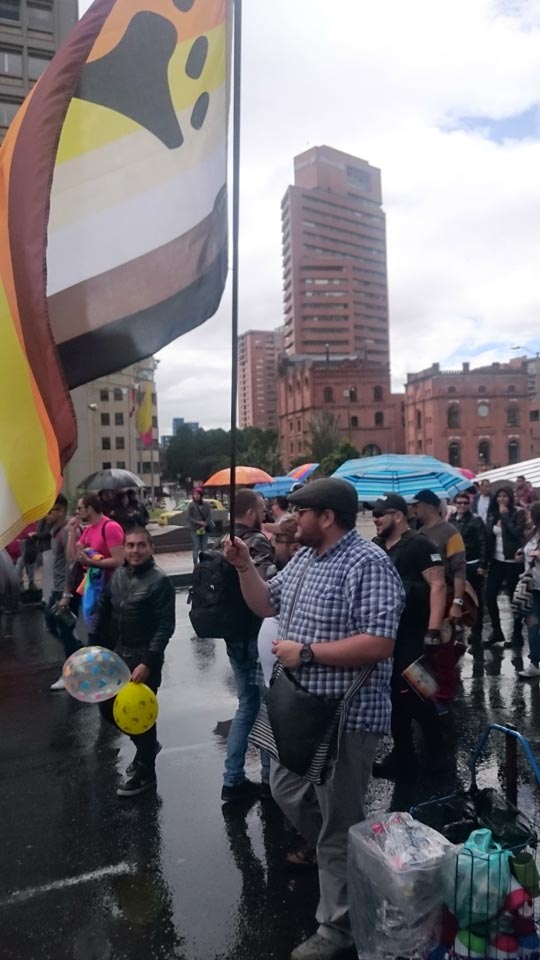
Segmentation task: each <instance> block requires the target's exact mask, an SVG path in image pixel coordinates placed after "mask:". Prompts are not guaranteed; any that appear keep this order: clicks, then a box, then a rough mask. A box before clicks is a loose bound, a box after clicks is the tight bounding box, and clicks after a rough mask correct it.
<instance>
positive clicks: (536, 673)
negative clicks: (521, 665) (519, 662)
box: [518, 663, 540, 678]
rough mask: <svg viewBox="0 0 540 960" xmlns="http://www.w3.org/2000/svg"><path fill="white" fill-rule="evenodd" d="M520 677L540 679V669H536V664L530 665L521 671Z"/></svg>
mask: <svg viewBox="0 0 540 960" xmlns="http://www.w3.org/2000/svg"><path fill="white" fill-rule="evenodd" d="M518 677H523V678H526V677H540V667H535V665H534V663H530V664H529V666H528V667H525V669H524V670H520V671H519V673H518Z"/></svg>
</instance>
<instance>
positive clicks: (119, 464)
mask: <svg viewBox="0 0 540 960" xmlns="http://www.w3.org/2000/svg"><path fill="white" fill-rule="evenodd" d="M116 469H117V470H125V469H126V461H125V460H117V461H116Z"/></svg>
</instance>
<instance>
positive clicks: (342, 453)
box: [318, 440, 360, 477]
mask: <svg viewBox="0 0 540 960" xmlns="http://www.w3.org/2000/svg"><path fill="white" fill-rule="evenodd" d="M359 456H360V453H359V452H358V450H357V449H356V447H353V445H352V443H349V441H348V440H340V442H339V443H338V445H337V447H336V449H335V450H332V453H329V454H328V456H327V457H324V459H323V460H322V461H321V464H320V466H319V471H318V472H319V473H320V474H321V476H323V477H330V476H331V475H332V474H333V473H334V471H335V470H337V468H338V467H340V466H341V464H342V463H346V462H347V460H356V458H357V457H359Z"/></svg>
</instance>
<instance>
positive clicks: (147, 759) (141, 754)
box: [99, 656, 161, 771]
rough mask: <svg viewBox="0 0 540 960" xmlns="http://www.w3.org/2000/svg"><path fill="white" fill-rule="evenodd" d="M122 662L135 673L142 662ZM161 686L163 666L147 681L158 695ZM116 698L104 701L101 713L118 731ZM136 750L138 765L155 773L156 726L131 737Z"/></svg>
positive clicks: (134, 658)
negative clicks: (114, 714)
mask: <svg viewBox="0 0 540 960" xmlns="http://www.w3.org/2000/svg"><path fill="white" fill-rule="evenodd" d="M122 660H125V662H126V663H127V665H128V667H129V669H130V670H131V671H133V670H134V669H135V667H138V666H139V664H140V662H141V660H140V657H138V656H135V657H128V656H126V657H122ZM160 685H161V666H160V667H154V668H152V669H151V671H150V676H149V678H148V680H147V681H146V686H147V687H150V689H151V690H153V691H154V693H157V692H158V690H159V687H160ZM114 701H115V697H113V698H112V700H104V701H103V702H102V703H100V704H99V712H100V713H101V716H102V717H103V719H104V720H106V721H107V722H108V723H112V724H113V726H115V727H116V728H117V729H118V730H119V729H120V727H119V726H118V724H117V723H116V721H115V719H114V716H113V707H114ZM129 738H130V740H131V742H132V743H133V746H134V747H135V750H136V751H137V753H136V757H135V759H136V760H137V762H138V763H140V764H142V765H143V766H145V767H146V768H147V769H148V770H150V771H153V770H154V769H155V765H156V745H157V727H156V724H154V726H153V727H150V730H147V731H146V733H139V734H134V735H131V734H130V735H129Z"/></svg>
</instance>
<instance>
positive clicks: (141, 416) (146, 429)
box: [135, 382, 153, 447]
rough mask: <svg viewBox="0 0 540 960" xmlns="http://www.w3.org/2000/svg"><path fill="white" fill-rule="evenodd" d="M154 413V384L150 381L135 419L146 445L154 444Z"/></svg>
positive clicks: (138, 431) (140, 435)
mask: <svg viewBox="0 0 540 960" xmlns="http://www.w3.org/2000/svg"><path fill="white" fill-rule="evenodd" d="M152 413H153V411H152V384H151V383H150V382H148V383H147V384H146V386H145V389H144V396H143V398H142V400H141V402H140V404H139V409H138V410H137V417H136V419H135V426H136V427H137V433H138V434H139V437H140V438H141V441H142V442H143V443H144V445H145V447H151V446H152Z"/></svg>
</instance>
